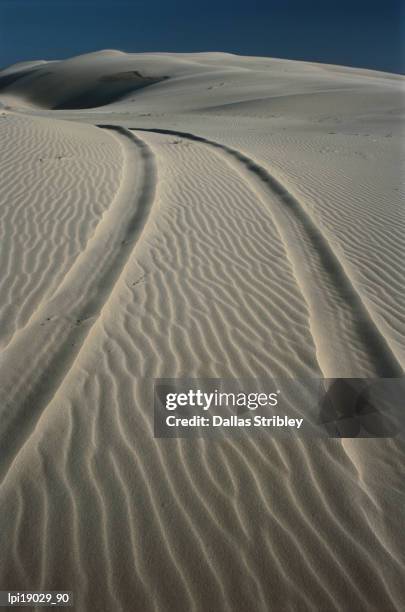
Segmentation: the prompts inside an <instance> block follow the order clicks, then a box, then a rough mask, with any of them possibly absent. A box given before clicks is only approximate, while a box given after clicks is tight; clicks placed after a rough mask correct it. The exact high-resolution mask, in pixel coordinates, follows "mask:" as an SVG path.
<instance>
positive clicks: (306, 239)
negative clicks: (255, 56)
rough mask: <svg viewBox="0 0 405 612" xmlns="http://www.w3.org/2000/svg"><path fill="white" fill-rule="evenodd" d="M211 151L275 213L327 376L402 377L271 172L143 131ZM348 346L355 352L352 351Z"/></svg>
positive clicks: (321, 238) (225, 151)
mask: <svg viewBox="0 0 405 612" xmlns="http://www.w3.org/2000/svg"><path fill="white" fill-rule="evenodd" d="M131 129H132V130H137V131H139V132H152V133H160V134H167V135H172V136H176V137H178V138H184V139H186V140H189V141H192V142H196V143H199V144H202V145H205V146H209V147H211V148H213V149H214V150H215V152H216V153H217V154H219V155H222V156H224V157H225V158H226V160H227V161H228V163H229V164H230V165H231V166H232V167H233V168H236V169H237V170H238V171H239V173H240V174H241V175H242V177H243V178H244V179H245V180H246V181H247V182H248V183H249V185H250V186H251V187H252V189H253V190H254V191H255V193H256V195H257V196H258V197H259V199H260V200H261V202H262V204H263V205H264V206H266V207H267V209H269V208H270V209H271V212H272V213H273V216H274V221H275V224H276V226H277V228H278V231H279V233H280V236H281V238H282V240H283V242H284V245H285V248H286V251H287V254H288V255H289V257H290V259H291V262H292V265H293V267H294V269H295V271H296V277H297V283H298V285H299V286H300V289H301V292H302V293H303V295H304V298H305V300H306V302H307V304H308V306H309V311H310V313H311V328H312V334H313V337H314V341H315V345H316V347H317V356H318V361H319V364H320V367H321V369H322V371H323V373H324V375H325V376H326V377H331V378H335V377H353V376H360V377H372V376H377V377H387V378H388V377H393V378H396V377H401V376H403V373H404V371H403V368H402V366H401V364H400V363H399V361H398V360H397V358H396V356H395V354H394V352H393V350H392V349H391V347H390V346H389V344H388V341H387V340H386V338H385V337H384V335H383V334H382V333H381V332H380V330H379V329H378V327H377V325H376V323H375V322H374V320H373V318H372V315H371V313H370V312H369V310H368V309H367V307H366V305H365V304H364V302H363V301H362V298H361V295H360V294H359V293H358V291H357V289H356V287H355V286H354V284H353V282H352V280H351V279H350V277H349V275H348V274H347V272H346V270H345V268H344V265H343V264H342V262H341V261H340V260H339V258H338V256H337V255H336V254H335V252H334V250H333V248H332V246H331V245H330V243H329V241H328V239H327V238H326V237H325V235H324V234H323V233H322V230H321V229H320V228H319V227H318V225H317V224H316V223H315V222H314V220H313V219H312V217H311V216H310V215H309V214H308V213H307V211H306V210H305V209H304V208H303V206H302V205H301V203H300V202H299V201H298V200H297V198H295V197H294V196H293V195H292V194H291V193H290V192H289V191H288V189H287V188H286V187H285V186H284V185H283V184H282V183H281V182H280V181H279V180H278V179H277V178H276V177H274V176H273V175H272V174H271V173H270V172H269V171H268V170H267V169H265V168H264V167H263V166H261V165H260V164H258V163H257V162H256V161H255V160H253V159H252V158H250V157H248V156H247V155H246V154H244V153H243V152H241V151H239V150H238V149H235V148H232V147H230V146H228V145H225V144H223V143H219V142H217V141H214V140H210V139H208V138H204V137H202V136H198V135H196V134H192V133H190V132H181V131H178V130H170V129H163V128H162V129H161V128H137V127H133V128H131ZM347 346H349V347H350V349H351V351H347Z"/></svg>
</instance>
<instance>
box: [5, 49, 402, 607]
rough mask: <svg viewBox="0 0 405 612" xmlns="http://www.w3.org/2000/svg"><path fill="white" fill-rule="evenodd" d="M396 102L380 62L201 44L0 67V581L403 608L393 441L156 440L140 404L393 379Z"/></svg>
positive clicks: (131, 601)
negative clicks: (377, 67)
mask: <svg viewBox="0 0 405 612" xmlns="http://www.w3.org/2000/svg"><path fill="white" fill-rule="evenodd" d="M404 113H405V107H404V79H403V78H402V77H399V76H396V75H389V74H385V73H378V72H373V71H367V70H358V69H349V68H344V67H337V66H327V65H320V64H311V63H304V62H293V61H286V60H275V59H268V58H254V57H239V56H234V55H228V54H222V53H201V54H169V53H168V54H163V53H156V54H124V53H121V52H119V51H102V52H98V53H92V54H88V55H85V56H80V57H76V58H72V59H69V60H65V61H60V62H59V61H58V62H57V61H54V62H43V61H42V62H25V63H24V64H19V65H16V66H11V67H10V68H8V69H6V70H3V71H1V72H0V135H1V145H2V146H1V148H0V167H1V182H0V205H1V216H0V239H1V256H0V292H1V300H0V318H1V323H0V348H1V356H0V384H1V387H0V443H1V457H0V508H1V509H0V551H1V552H0V589H8V590H24V589H25V590H40V589H46V590H56V589H63V590H72V591H74V596H75V609H77V610H86V611H87V610H88V611H90V610H97V611H102V610H105V611H111V610H122V611H125V612H126V611H129V610H131V611H132V610H134V611H136V612H138V611H139V612H146V611H148V610H151V611H152V610H153V611H162V612H166V611H168V612H172V611H173V612H183V611H184V612H186V611H187V612H188V611H195V612H219V611H228V612H253V611H263V612H264V611H268V610H270V611H274V612H278V611H294V612H306V611H314V612H315V611H322V612H332V611H336V612H363V611H364V612H368V611H370V612H391V611H403V610H404V609H405V587H404V585H405V579H404V577H405V559H404V552H403V551H404V548H405V525H404V523H405V521H404V519H403V514H401V508H402V507H403V506H404V505H405V491H404V483H403V475H402V474H403V468H404V443H403V438H401V436H399V437H397V438H393V439H357V440H356V439H344V440H333V439H331V440H320V439H312V440H309V439H301V438H299V437H298V436H294V437H293V438H292V439H283V440H279V439H274V438H273V437H272V436H271V434H270V433H269V434H263V435H259V436H256V437H253V436H248V435H241V436H239V437H237V438H233V437H224V438H221V439H216V440H208V439H193V440H187V439H172V440H170V439H169V440H162V439H157V438H154V437H153V407H152V404H151V388H152V385H153V379H154V378H155V377H181V376H187V377H196V378H197V377H201V378H204V377H205V378H208V377H212V378H215V377H224V378H249V377H251V378H258V377H266V376H268V375H271V376H272V377H274V378H275V379H277V377H292V378H295V379H302V380H304V379H308V378H320V377H323V376H325V377H373V376H378V377H401V376H403V368H404V365H405V303H404V302H405V292H404V287H405V266H404V261H405V212H404V208H403V202H404V196H405V194H404V191H405V189H404V184H403V181H402V180H401V176H403V162H404V148H403V142H402V133H401V125H402V123H401V120H402V119H403V115H404ZM304 395H305V390H304V389H303V397H304ZM291 401H292V400H291ZM285 408H286V410H287V409H288V401H287V406H286V407H285ZM291 409H293V406H292V404H291Z"/></svg>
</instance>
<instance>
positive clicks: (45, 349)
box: [0, 126, 157, 480]
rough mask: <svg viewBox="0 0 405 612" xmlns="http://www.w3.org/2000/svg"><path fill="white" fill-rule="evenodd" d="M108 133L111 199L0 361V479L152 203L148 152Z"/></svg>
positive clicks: (133, 139) (121, 134) (122, 132)
mask: <svg viewBox="0 0 405 612" xmlns="http://www.w3.org/2000/svg"><path fill="white" fill-rule="evenodd" d="M105 127H106V128H107V126H105ZM110 129H111V130H112V131H113V132H114V136H113V137H114V138H118V139H119V141H120V143H121V145H122V146H123V147H124V160H125V161H124V175H123V180H122V182H121V185H120V188H119V190H118V192H117V195H116V197H115V199H114V201H113V203H112V205H111V206H110V208H109V209H108V211H107V212H106V213H105V214H104V216H103V218H102V220H101V221H100V223H99V224H98V226H97V228H96V230H95V232H94V234H93V236H92V238H91V239H90V240H89V241H88V243H87V246H86V249H85V251H83V252H82V254H81V255H80V256H79V257H78V258H77V260H76V261H75V263H74V265H73V266H72V268H71V269H70V270H69V272H68V273H67V274H66V276H65V277H64V279H63V280H62V282H61V284H60V286H59V287H58V289H57V290H56V292H55V293H54V294H53V295H52V296H51V298H50V299H49V300H48V301H47V302H46V303H44V304H42V305H41V306H40V307H39V308H38V310H37V311H36V313H34V315H33V316H32V317H31V319H30V321H29V324H28V325H26V326H25V327H24V328H22V329H21V330H19V331H18V332H17V333H16V334H15V336H14V338H13V341H12V342H11V343H10V344H9V346H8V347H7V348H6V349H5V350H4V351H3V353H2V356H1V363H0V406H1V425H0V437H1V440H2V463H1V467H0V480H3V478H4V476H5V475H6V474H7V472H8V469H9V467H10V465H11V464H12V463H13V461H14V459H15V457H16V456H17V455H18V453H19V451H20V449H21V447H22V446H23V445H24V444H25V442H26V440H27V439H28V438H29V436H30V434H31V433H32V431H33V430H34V428H35V425H36V423H37V421H38V419H39V418H40V416H41V414H42V412H43V411H44V409H45V408H46V406H47V404H48V403H49V401H50V399H51V398H52V396H53V395H54V394H55V392H56V391H57V389H58V388H59V386H60V384H61V382H62V380H63V379H64V378H65V376H66V374H67V372H68V371H69V369H70V367H71V366H72V363H73V362H74V360H75V358H76V356H77V355H78V353H79V351H80V349H81V347H82V345H83V343H84V342H85V340H86V338H87V336H88V334H89V332H90V330H91V328H92V327H93V325H94V323H95V322H96V321H97V319H98V317H99V316H100V314H101V311H102V309H103V307H104V305H105V304H106V303H107V301H108V299H109V296H110V295H111V293H112V291H113V289H114V286H115V284H116V283H117V281H118V279H119V277H120V275H121V273H122V271H123V270H124V268H125V265H126V262H127V261H128V259H129V257H130V256H131V254H132V253H133V250H134V248H135V246H136V244H137V242H138V240H139V237H140V235H141V233H142V230H143V228H144V226H145V224H146V222H147V219H148V216H149V213H150V210H151V207H152V204H153V200H154V194H155V187H156V181H157V174H156V164H155V160H154V157H153V153H152V152H151V150H150V149H149V147H148V146H147V144H146V143H144V142H143V141H142V140H141V139H139V138H138V137H137V136H135V135H134V134H132V133H131V132H129V131H128V130H126V129H125V128H121V127H115V126H111V128H110ZM133 202H135V205H133ZM21 355H23V356H24V359H21Z"/></svg>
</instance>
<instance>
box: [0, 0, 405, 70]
mask: <svg viewBox="0 0 405 612" xmlns="http://www.w3.org/2000/svg"><path fill="white" fill-rule="evenodd" d="M404 4H405V0H378V1H376V0H367V1H366V0H341V1H339V0H336V1H334V0H322V1H321V0H206V1H205V2H201V1H200V0H187V1H185V0H176V1H174V2H172V1H170V0H0V65H1V66H3V67H4V66H6V65H8V64H11V63H14V62H17V61H21V60H28V59H39V58H42V59H58V58H65V57H70V56H72V55H77V54H79V53H84V52H87V51H94V50H98V49H105V48H115V49H121V50H123V51H206V50H207V51H229V52H232V53H240V54H246V55H264V56H271V57H284V58H292V59H305V60H313V61H320V62H327V63H334V64H343V65H349V66H361V67H367V68H374V69H377V70H387V71H391V72H401V73H403V72H405V58H404V47H402V48H401V34H402V38H404V16H405V11H404V10H402V11H401V5H402V7H403V6H404ZM401 30H402V32H401Z"/></svg>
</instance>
